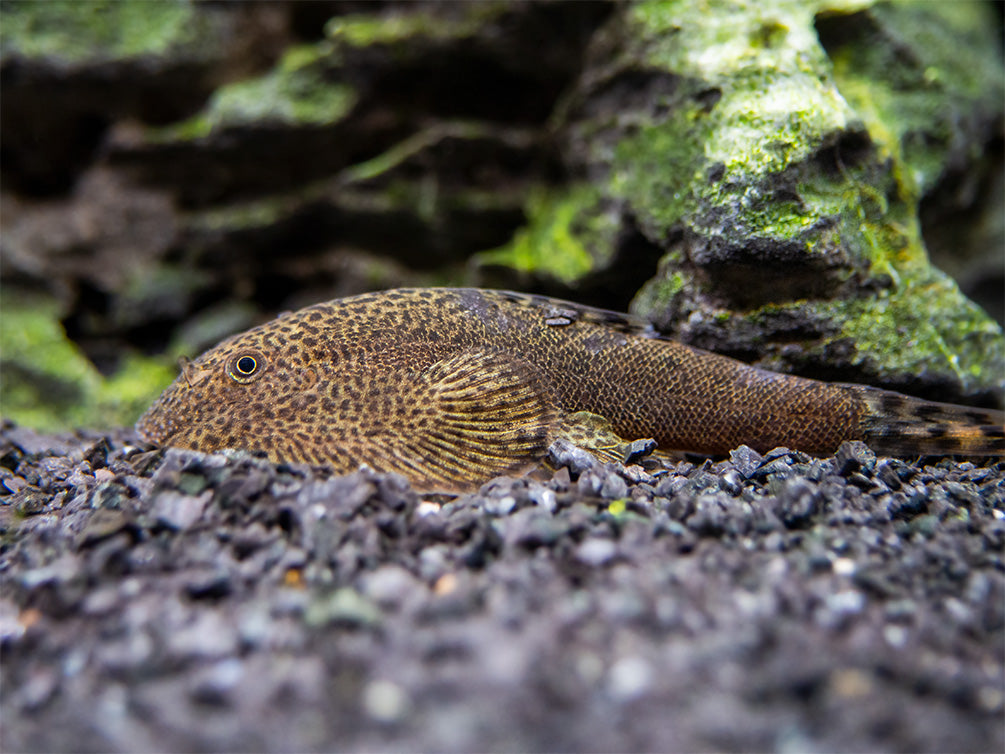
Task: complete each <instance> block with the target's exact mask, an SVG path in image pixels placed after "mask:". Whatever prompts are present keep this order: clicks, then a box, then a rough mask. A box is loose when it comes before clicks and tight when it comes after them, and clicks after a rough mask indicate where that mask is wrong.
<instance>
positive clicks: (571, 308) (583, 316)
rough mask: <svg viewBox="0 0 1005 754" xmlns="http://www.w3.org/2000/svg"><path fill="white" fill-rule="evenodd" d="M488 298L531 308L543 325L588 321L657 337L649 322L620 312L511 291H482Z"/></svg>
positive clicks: (626, 331) (619, 330)
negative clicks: (538, 314)
mask: <svg viewBox="0 0 1005 754" xmlns="http://www.w3.org/2000/svg"><path fill="white" fill-rule="evenodd" d="M482 293H483V294H485V295H488V296H498V297H499V298H502V299H504V300H506V301H509V302H511V303H514V304H520V305H522V306H527V307H532V308H534V309H537V310H539V311H540V313H541V316H542V317H543V318H544V320H545V321H546V322H548V320H549V319H550V320H552V321H553V322H554V323H555V324H561V320H562V319H563V318H565V319H569V321H570V322H571V321H579V322H590V323H592V324H596V325H603V326H605V327H609V328H611V329H612V330H616V331H618V332H621V333H625V334H628V335H638V336H641V337H644V338H655V337H658V336H659V333H657V332H656V329H655V328H654V327H653V325H652V323H651V322H648V321H646V320H645V319H642V318H641V317H636V316H634V315H631V314H624V313H623V312H614V311H610V310H608V309H598V308H597V307H595V306H587V305H586V304H577V303H575V302H573V301H565V300H563V299H559V298H551V297H550V296H538V295H535V294H531V293H517V292H515V291H482Z"/></svg>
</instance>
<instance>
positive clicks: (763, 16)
mask: <svg viewBox="0 0 1005 754" xmlns="http://www.w3.org/2000/svg"><path fill="white" fill-rule="evenodd" d="M960 5H967V6H968V7H966V8H961V7H960ZM701 7H702V9H703V11H704V12H703V13H696V12H695V7H694V3H688V2H663V1H662V0H660V1H659V2H640V3H637V4H633V5H631V6H629V7H628V8H627V9H626V13H625V17H624V18H625V24H626V29H625V32H624V34H625V37H626V39H628V40H630V42H628V43H627V44H626V46H625V49H624V50H623V51H622V53H621V55H622V59H621V60H620V61H619V63H618V65H621V66H623V67H624V68H626V69H629V70H633V69H638V68H642V69H643V70H649V71H654V72H660V73H661V74H662V75H672V76H674V77H676V80H677V81H679V82H680V84H679V86H678V87H677V88H676V89H675V90H674V91H673V93H672V95H671V98H670V101H669V102H663V103H657V104H658V105H659V106H650V109H649V111H647V113H644V115H646V117H645V119H644V120H643V122H642V124H641V125H637V126H636V127H635V128H633V129H625V130H623V131H622V132H616V136H617V139H616V142H615V146H614V149H613V151H612V152H610V153H611V154H612V155H613V157H612V158H610V159H609V160H608V162H609V176H610V177H609V180H608V186H607V188H606V191H608V192H609V193H610V194H611V195H613V196H614V197H617V198H619V199H621V200H622V201H624V202H625V203H626V205H627V207H628V208H629V210H630V212H631V213H633V215H634V216H635V218H636V220H637V223H638V225H639V227H640V228H641V229H642V231H643V232H644V233H645V234H646V235H647V237H648V238H649V239H650V240H652V241H653V242H656V243H660V242H662V240H663V239H666V238H668V237H671V236H673V234H675V233H683V234H684V235H685V237H686V238H687V239H688V243H687V248H688V251H687V253H685V254H684V255H678V256H677V257H676V259H677V261H676V262H675V261H674V259H672V258H669V257H668V258H667V259H665V260H664V264H663V266H662V269H663V271H662V272H661V277H660V278H657V279H656V280H653V281H650V282H649V283H648V284H647V285H646V286H644V288H643V290H642V291H641V292H640V294H639V295H638V296H637V297H636V300H635V302H634V304H633V309H634V310H635V311H636V312H637V313H640V314H642V315H643V316H647V317H650V318H651V319H654V320H656V321H660V322H667V321H668V320H672V319H674V318H677V319H678V324H679V321H680V318H686V317H687V316H688V314H689V312H688V311H686V310H683V309H682V307H681V305H680V302H681V301H682V300H684V301H688V302H697V303H695V305H697V306H699V307H702V308H703V309H704V312H705V314H706V315H710V316H714V313H715V312H717V310H718V312H719V313H721V307H722V306H723V296H725V297H726V301H725V305H726V306H728V307H731V308H732V309H733V311H734V313H735V314H736V318H735V321H736V322H739V321H741V320H743V319H744V318H751V319H755V320H756V319H757V318H758V317H759V316H760V315H761V314H762V313H763V312H764V311H767V310H770V311H772V312H774V313H776V314H777V313H778V312H783V311H788V312H790V313H791V314H792V315H793V316H805V317H809V318H811V319H821V318H823V319H826V320H827V321H828V322H830V324H831V326H832V327H833V329H834V332H835V333H836V334H835V335H834V336H833V337H828V338H824V339H823V340H822V341H821V342H809V341H807V342H806V343H804V347H805V348H806V349H807V353H808V354H811V355H816V356H818V357H820V358H821V359H823V360H825V361H826V360H827V359H828V358H829V356H828V353H829V351H828V345H829V344H832V343H837V342H845V341H851V342H852V343H854V348H853V353H852V356H851V357H850V363H851V364H852V365H853V366H856V367H862V368H863V372H862V373H863V374H870V375H873V376H875V375H877V374H878V375H880V376H881V377H892V376H894V375H899V377H901V378H903V377H905V376H906V377H910V376H911V375H917V374H919V373H922V372H931V373H940V374H945V375H948V376H949V377H951V378H953V379H955V380H956V382H957V383H958V384H959V385H960V386H961V387H960V390H961V391H962V392H968V391H973V390H977V389H979V388H980V387H993V388H994V389H1001V388H1002V387H1003V386H1005V378H1003V374H1005V340H1003V339H1002V336H1001V331H1000V329H999V328H998V327H997V326H996V325H995V324H994V323H993V322H992V321H991V320H990V318H988V317H987V316H986V315H985V313H984V312H982V311H981V310H980V309H979V308H978V307H976V306H975V305H973V304H972V303H971V302H969V301H968V300H967V299H966V298H965V297H964V296H962V294H960V292H959V290H958V288H957V287H956V285H955V283H953V282H952V281H951V280H950V279H948V278H947V277H946V276H944V275H942V274H941V273H940V272H938V271H937V270H935V269H934V268H932V267H931V266H930V264H929V262H928V255H927V252H926V249H925V245H924V239H923V238H922V235H921V229H920V224H919V221H918V204H919V202H920V200H921V198H922V197H923V196H924V194H925V192H927V191H929V190H930V189H931V188H932V187H933V186H934V185H935V184H936V182H937V181H938V179H939V178H940V177H941V176H942V175H943V173H944V172H945V170H946V169H947V165H949V164H957V165H958V164H961V163H965V162H966V161H967V160H970V161H973V160H975V159H979V151H980V148H981V139H982V138H986V133H985V132H983V131H982V130H981V127H980V126H979V125H978V124H979V123H980V122H987V121H993V119H994V117H995V116H994V114H995V113H997V114H998V117H1000V114H1001V111H1002V104H1001V103H1002V86H1001V81H1002V66H1001V60H1000V55H999V54H998V53H997V52H996V46H995V40H994V39H993V32H992V30H993V28H995V27H994V24H993V23H992V22H991V19H990V18H989V14H990V9H989V8H987V7H976V4H934V3H926V4H873V3H871V2H817V3H793V2H785V1H784V0H782V1H779V2H762V3H752V2H727V1H726V0H721V1H710V2H704V3H701ZM961 46H962V47H964V48H965V49H962V50H961V49H960V47H961ZM989 113H990V115H988V114H989ZM982 118H983V121H982ZM636 120H638V119H637V118H636ZM609 140H610V139H609V138H608V141H609ZM601 143H602V144H603V142H602V141H601ZM604 149H608V147H606V146H602V147H598V148H597V149H596V150H595V151H594V153H593V155H592V157H593V160H594V162H595V163H602V162H604V159H605V156H606V153H605V152H604V151H603V150H604ZM654 165H658V166H660V169H658V170H654V169H653V166H654ZM795 250H799V252H798V254H799V256H798V257H795V258H792V256H791V255H793V254H795V253H796V252H795ZM786 255H787V256H786ZM773 258H777V259H789V260H790V262H791V264H788V268H789V269H791V270H793V271H794V270H798V268H799V266H800V265H806V269H807V270H809V271H810V274H812V275H816V276H819V277H820V278H821V279H823V280H824V281H825V282H824V283H823V284H821V286H820V287H819V288H818V289H816V290H814V289H813V286H808V287H807V289H806V290H804V291H803V292H802V295H801V296H800V295H798V291H795V290H792V291H786V286H785V285H784V283H785V281H784V279H783V278H784V276H786V275H789V274H793V273H790V272H786V271H785V265H782V266H779V265H780V264H781V263H780V262H776V263H775V266H774V267H773V266H772V264H771V261H772V259H773ZM800 258H801V259H802V260H803V261H799V262H796V261H795V259H800ZM762 265H763V267H762ZM730 269H735V270H737V271H743V273H744V275H746V276H747V277H746V278H744V277H743V276H741V275H740V274H739V272H736V273H731V274H725V273H727V272H728V271H729V270H730ZM759 269H760V270H761V271H759ZM698 270H701V271H702V274H698V275H696V274H695V272H696V271H698ZM759 278H760V280H759ZM667 280H669V282H667ZM738 280H745V283H744V284H743V285H742V286H741V285H738V283H737V281H738ZM884 280H885V281H886V282H883V281H884ZM699 281H700V282H699ZM773 281H774V282H773ZM856 281H858V282H856ZM863 281H878V282H876V283H874V284H872V285H871V288H866V290H865V291H857V292H856V291H855V290H854V289H855V286H856V285H858V284H859V283H861V282H863ZM710 282H711V288H710V287H709V283H710ZM775 283H778V285H777V290H776V291H775V292H774V293H773V294H772V286H774V285H775ZM731 285H732V286H735V287H734V288H733V289H731V288H730V286H731ZM759 289H760V290H763V291H766V292H767V294H768V295H773V296H774V298H773V300H772V301H770V302H763V303H762V304H761V306H760V307H755V308H753V309H750V310H747V311H746V312H745V309H746V306H745V304H744V302H745V301H747V299H745V296H746V295H747V293H748V292H749V291H750V290H754V291H757V290H759ZM877 289H878V290H879V292H878V293H877V292H876V291H877ZM710 290H714V291H715V294H716V298H715V299H714V300H711V299H703V298H702V296H703V294H705V293H708V292H709V291H710ZM870 290H871V291H872V292H869V291H870ZM789 294H792V295H791V297H790V298H791V300H786V296H788V295H789ZM749 303H750V302H749V301H748V302H747V305H749ZM729 319H730V320H733V319H734V318H732V317H730V318H729ZM758 348H759V349H760V350H761V353H762V354H764V355H766V354H767V353H769V352H770V347H768V346H766V345H764V344H763V343H762V344H760V345H759V346H758ZM866 367H867V368H866Z"/></svg>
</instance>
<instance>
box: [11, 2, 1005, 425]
mask: <svg viewBox="0 0 1005 754" xmlns="http://www.w3.org/2000/svg"><path fill="white" fill-rule="evenodd" d="M943 6H945V7H943ZM2 13H3V24H2V29H0V35H2V36H0V42H2V50H0V84H2V86H3V91H4V106H3V108H2V112H0V143H2V150H3V153H2V157H3V159H2V170H0V209H2V213H3V234H2V237H0V239H2V245H0V251H2V256H0V264H2V267H0V278H2V284H3V289H2V291H0V294H2V296H0V301H2V306H3V313H4V317H3V320H4V322H3V326H2V329H0V336H2V341H0V345H2V346H3V348H2V359H3V362H2V366H3V372H4V375H5V379H4V380H3V385H2V390H3V392H2V393H0V398H2V399H3V405H4V413H5V415H6V416H9V417H12V418H15V419H17V420H19V421H22V422H26V423H28V424H30V425H32V426H36V427H47V428H51V429H58V428H63V427H68V426H79V425H82V424H83V425H88V426H104V427H112V426H116V425H121V424H126V423H131V422H132V421H133V420H134V419H135V417H136V416H137V415H138V413H139V411H140V410H141V409H142V407H143V406H144V405H145V404H146V403H148V402H149V401H150V399H151V398H152V397H153V396H154V395H156V394H157V392H158V391H159V390H160V389H161V388H162V387H163V385H164V384H166V382H168V381H169V380H170V378H171V376H172V374H173V370H174V361H175V360H176V359H177V357H178V356H179V355H182V354H185V355H188V356H195V355H197V354H198V353H199V352H200V351H202V350H203V349H205V348H206V347H208V346H210V345H212V344H213V343H215V342H216V341H217V340H219V339H220V338H222V337H223V336H225V335H228V334H230V333H232V332H235V331H238V330H241V329H245V328H247V327H249V326H251V325H253V324H255V323H257V322H259V321H261V320H263V319H266V318H269V317H271V316H274V315H275V314H276V313H277V312H279V311H282V310H284V309H292V308H298V307H299V306H301V305H304V304H306V303H312V302H315V301H318V300H325V299H328V298H332V297H335V296H339V295H346V294H351V293H355V292H359V291H363V290H368V289H374V288H379V287H389V286H394V285H400V284H421V285H431V284H449V285H459V284H467V285H472V284H473V285H487V286H507V287H512V288H518V289H522V290H533V291H537V292H546V293H551V294H555V295H559V296H564V297H567V298H571V299H574V300H577V301H581V302H584V303H590V304H595V305H600V306H604V307H606V308H612V309H619V310H624V309H626V308H629V307H631V308H632V309H633V310H634V311H635V313H638V314H641V315H644V316H646V317H648V318H650V319H652V320H654V321H655V322H656V323H657V325H658V326H659V327H660V328H662V329H663V330H664V331H666V332H667V333H669V334H671V335H672V336H673V337H676V338H679V339H682V340H684V341H687V342H690V343H693V344H696V345H699V346H702V347H706V348H710V349H714V350H717V351H721V352H725V353H728V354H730V355H733V356H737V357H740V358H743V359H745V360H747V361H752V362H756V363H758V364H760V365H762V366H767V367H770V368H773V369H779V370H784V371H795V372H798V373H801V374H805V375H808V376H813V377H820V378H825V379H841V380H851V381H859V382H870V383H874V384H881V385H885V386H888V387H893V388H897V389H902V390H906V391H908V392H913V393H916V394H921V395H923V396H933V397H938V398H940V399H955V400H961V401H968V402H972V403H979V404H984V405H994V404H996V403H997V404H1000V403H1001V400H1002V391H1003V389H1005V378H1003V375H1005V342H1003V339H1002V334H1001V328H1000V322H1001V321H1002V319H1003V317H1005V304H1003V301H1002V290H1003V288H1005V274H1003V259H1002V256H1003V255H1002V248H1003V244H1005V233H1003V225H1002V217H1003V213H1002V210H1001V208H1002V185H1003V183H1002V172H1003V171H1002V164H1003V161H1002V154H1003V153H1002V124H1003V110H1005V108H1003V102H1005V83H1003V81H1005V73H1003V64H1002V51H1001V42H1000V38H1001V30H1002V18H1001V9H1000V6H999V5H994V4H982V3H943V4H934V3H917V4H910V3H909V4H906V5H904V4H897V5H888V4H883V3H880V4H872V3H869V2H860V1H856V2H852V1H851V0H832V1H831V2H817V3H815V2H810V3H787V2H780V3H777V4H775V3H770V2H769V3H750V4H746V3H728V2H714V3H708V4H706V5H704V6H702V12H701V13H697V12H694V9H693V7H692V4H691V3H687V2H681V3H674V2H653V3H645V2H640V3H633V4H627V5H623V6H618V5H613V4H607V3H601V2H590V3H564V2H558V3H556V2H533V3H519V4H511V3H477V4H474V3H472V4H468V3H438V2H417V3H393V2H388V3H354V2H289V3H210V2H206V3H194V4H191V3H187V2H163V3H157V4H156V5H155V6H153V7H148V5H147V4H144V3H120V2H108V3H103V2H90V3H85V4H81V3H77V2H72V1H71V2H66V3H62V2H47V3H34V2H26V3H20V2H16V1H13V0H12V1H11V2H7V3H5V4H4V8H3V10H2ZM929 254H930V255H931V257H932V258H933V259H934V260H935V262H936V264H937V267H933V266H931V265H929V262H928V258H929ZM942 270H945V272H943V271H942ZM946 273H949V274H952V275H954V276H955V277H956V279H957V280H958V281H959V283H960V284H961V285H962V286H963V290H964V291H965V292H966V293H967V294H969V295H970V296H972V297H973V300H974V301H977V302H978V303H979V304H980V305H982V306H983V307H984V308H983V309H982V308H980V306H977V305H975V304H974V303H971V301H970V300H968V299H967V298H966V297H965V296H963V295H961V293H960V290H959V289H958V288H957V284H956V283H955V282H954V281H953V279H952V278H950V277H948V275H947V274H946Z"/></svg>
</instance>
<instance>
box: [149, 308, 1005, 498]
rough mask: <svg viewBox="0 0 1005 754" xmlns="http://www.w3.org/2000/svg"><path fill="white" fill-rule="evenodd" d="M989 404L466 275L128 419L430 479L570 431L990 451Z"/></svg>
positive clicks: (204, 440) (280, 330) (477, 469)
mask: <svg viewBox="0 0 1005 754" xmlns="http://www.w3.org/2000/svg"><path fill="white" fill-rule="evenodd" d="M1003 417H1005V414H1003V413H1002V412H1000V411H990V410H982V409H974V408H968V407H965V406H956V405H951V404H943V403H932V402H928V401H923V400H920V399H917V398H911V397H909V396H905V395H901V394H899V393H893V392H889V391H885V390H879V389H876V388H871V387H866V386H863V385H851V384H838V383H824V382H818V381H816V380H809V379H804V378H800V377H794V376H791V375H784V374H776V373H773V372H768V371H765V370H762V369H757V368H755V367H751V366H748V365H746V364H743V363H741V362H739V361H735V360H733V359H730V358H726V357H724V356H719V355H716V354H711V353H707V352H705V351H700V350H697V349H694V348H690V347H688V346H684V345H682V344H680V343H675V342H673V341H669V340H665V339H662V338H660V337H659V336H658V335H657V334H656V333H655V332H654V331H653V329H652V328H651V326H649V325H647V324H646V323H644V322H642V321H639V320H635V319H633V318H631V317H629V316H627V315H623V314H617V313H614V312H608V311H603V310H600V309H594V308H591V307H586V306H581V305H578V304H573V303H569V302H565V301H557V300H554V299H548V298H542V297H538V296H528V295H523V294H517V293H508V292H503V291H487V290H479V289H472V288H458V289H446V288H432V289H403V290H393V291H386V292H382V293H370V294H365V295H361V296H355V297H352V298H347V299H342V300H336V301H331V302H328V303H323V304H316V305H314V306H310V307H307V308H306V309H302V310H300V311H298V312H294V313H292V314H285V315H283V316H281V317H279V318H278V319H276V320H273V321H272V322H269V323H266V324H264V325H261V326H259V327H256V328H254V329H252V330H249V331H248V332H246V333H243V334H241V335H235V336H234V337H231V338H229V339H227V340H225V341H224V342H223V343H221V344H220V345H218V346H216V347H215V348H213V349H211V350H209V351H207V352H206V353H205V354H203V355H202V356H200V357H199V358H198V359H196V360H195V361H192V362H188V363H186V364H184V365H183V367H182V375H181V376H180V377H179V378H178V379H177V380H175V382H174V383H173V384H172V385H171V386H170V387H168V389H167V390H166V391H165V392H164V394H163V395H162V396H161V397H160V398H159V399H158V400H157V401H156V402H155V403H154V405H153V406H151V407H150V409H149V410H148V411H147V412H146V414H144V416H143V417H142V418H141V419H140V421H139V422H138V424H137V428H138V430H139V431H140V433H141V434H142V435H144V436H145V437H146V438H147V439H149V440H150V441H152V442H154V443H157V444H165V445H174V446H179V447H185V448H193V449H197V450H202V451H212V450H217V449H220V448H245V449H248V450H260V451H265V452H266V453H267V454H268V456H269V457H270V458H272V459H274V460H277V461H280V460H281V461H298V462H308V463H314V464H329V465H331V466H333V467H334V468H335V469H336V470H338V471H350V470H352V469H355V468H357V467H358V466H360V465H361V464H367V465H369V466H370V467H371V468H374V469H376V470H378V471H397V472H399V473H401V474H403V475H405V476H406V477H408V478H409V479H410V480H412V482H413V483H414V484H416V485H417V486H419V487H421V488H425V489H442V490H457V489H465V488H471V487H473V486H476V485H478V484H480V483H482V482H484V481H486V480H488V479H490V478H492V477H493V476H497V475H500V474H506V473H517V472H520V471H523V470H525V469H527V468H529V467H531V466H533V465H535V464H536V463H538V462H540V460H541V459H542V458H543V457H544V455H545V453H546V450H547V448H548V445H549V444H550V443H551V442H552V441H553V440H554V439H556V438H559V437H567V438H571V439H572V440H573V441H575V442H577V443H579V444H583V445H585V446H586V447H587V448H588V449H590V450H592V451H593V452H595V453H597V454H598V455H601V456H607V457H610V456H612V455H616V452H615V450H616V448H617V447H618V442H619V441H620V439H621V438H625V439H633V438H653V439H655V441H656V443H657V444H658V446H659V447H660V448H661V449H664V450H686V451H693V452H696V453H705V454H725V453H728V452H729V451H730V450H731V449H733V448H735V447H736V446H738V445H740V444H747V445H750V446H751V447H753V448H755V449H757V450H759V451H761V452H765V451H767V450H770V449H771V448H774V447H776V446H779V445H785V446H788V447H790V448H797V449H800V450H803V451H806V452H808V453H815V454H825V453H831V452H833V451H834V450H836V448H837V447H838V445H840V444H841V442H843V441H845V440H865V441H866V442H868V443H869V444H870V445H871V446H872V447H873V449H875V450H876V451H878V452H882V453H893V454H908V455H918V454H961V455H972V456H983V455H1002V454H1003V453H1005V440H1003V426H1002V425H1003Z"/></svg>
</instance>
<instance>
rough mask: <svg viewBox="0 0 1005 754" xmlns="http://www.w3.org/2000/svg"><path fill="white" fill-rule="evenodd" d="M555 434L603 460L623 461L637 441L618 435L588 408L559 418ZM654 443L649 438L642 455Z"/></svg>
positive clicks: (624, 461)
mask: <svg viewBox="0 0 1005 754" xmlns="http://www.w3.org/2000/svg"><path fill="white" fill-rule="evenodd" d="M557 434H558V436H560V437H564V438H565V439H567V440H568V441H569V442H571V443H572V444H573V445H575V446H577V447H580V448H582V449H583V450H585V451H587V452H589V453H592V454H593V455H594V456H596V457H597V458H598V459H600V460H601V461H605V462H614V461H617V462H619V463H626V462H628V461H629V459H630V458H631V457H632V456H633V455H635V454H636V453H637V452H638V445H639V443H636V442H633V441H630V440H626V439H625V438H623V437H620V436H618V435H617V434H616V433H615V432H614V430H613V429H612V428H611V423H610V421H608V420H607V419H606V418H605V417H603V416H599V415H598V414H593V413H590V412H589V411H577V412H575V413H573V414H568V415H566V416H565V417H563V419H562V422H561V425H560V426H559V429H558V433H557ZM655 446H656V443H655V441H652V442H651V446H649V447H648V448H647V449H646V450H645V454H646V455H648V454H649V453H651V452H652V449H653V448H655Z"/></svg>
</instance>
